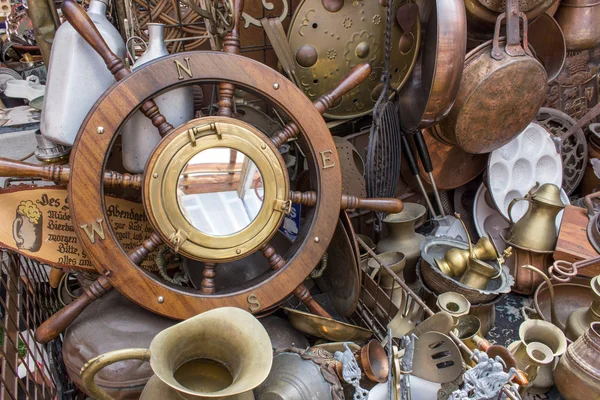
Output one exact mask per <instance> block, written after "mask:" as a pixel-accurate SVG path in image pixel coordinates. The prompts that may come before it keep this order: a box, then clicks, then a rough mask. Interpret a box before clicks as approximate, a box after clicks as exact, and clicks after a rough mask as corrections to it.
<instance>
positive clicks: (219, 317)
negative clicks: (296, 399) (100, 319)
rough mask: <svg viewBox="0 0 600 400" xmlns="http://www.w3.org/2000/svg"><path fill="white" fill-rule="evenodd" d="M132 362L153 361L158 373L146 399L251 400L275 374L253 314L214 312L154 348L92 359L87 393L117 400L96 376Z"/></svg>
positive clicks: (166, 335) (85, 377)
mask: <svg viewBox="0 0 600 400" xmlns="http://www.w3.org/2000/svg"><path fill="white" fill-rule="evenodd" d="M129 359H138V360H146V361H150V366H151V367H152V371H154V376H153V377H152V378H151V379H150V381H149V382H148V383H147V384H146V387H144V391H143V392H142V395H141V397H140V399H142V400H149V399H161V400H170V399H173V400H175V399H177V400H181V399H209V398H212V399H215V398H217V399H228V400H233V399H236V400H252V399H254V396H253V395H252V389H254V388H255V387H257V386H258V385H260V384H261V383H262V382H263V381H264V380H265V379H266V378H267V376H268V375H269V372H270V370H271V363H272V348H271V340H270V339H269V335H268V334H267V331H266V330H265V328H264V327H263V326H262V324H261V323H260V322H258V320H257V319H256V318H255V317H254V316H253V315H252V314H250V313H248V312H247V311H244V310H241V309H239V308H233V307H221V308H216V309H214V310H210V311H207V312H205V313H202V314H199V315H196V316H195V317H192V318H190V319H187V320H185V321H183V322H180V323H179V324H177V325H174V326H172V327H170V328H167V329H165V330H163V331H162V332H160V333H159V334H158V335H156V336H155V337H154V339H153V340H152V342H151V343H150V349H122V350H115V351H110V352H108V353H104V354H101V355H99V356H98V357H95V358H93V359H91V360H89V361H88V362H87V363H85V365H84V366H83V368H82V369H81V379H82V382H83V385H84V387H85V390H86V393H89V394H90V396H92V397H93V398H94V399H97V400H113V398H112V397H110V395H108V393H106V392H105V391H103V390H102V389H100V388H99V387H98V385H96V383H95V382H94V376H95V375H96V374H97V373H98V372H99V371H100V370H101V369H102V368H104V367H106V366H107V365H110V364H113V363H115V362H118V361H123V360H129Z"/></svg>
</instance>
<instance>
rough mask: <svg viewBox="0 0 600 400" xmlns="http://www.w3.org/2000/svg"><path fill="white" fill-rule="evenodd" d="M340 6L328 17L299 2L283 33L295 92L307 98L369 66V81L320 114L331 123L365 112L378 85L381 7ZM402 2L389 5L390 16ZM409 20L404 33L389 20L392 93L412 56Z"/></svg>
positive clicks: (310, 1) (312, 3) (416, 36)
mask: <svg viewBox="0 0 600 400" xmlns="http://www.w3.org/2000/svg"><path fill="white" fill-rule="evenodd" d="M343 3H344V5H343V6H342V8H341V9H340V10H339V11H337V12H335V13H332V12H329V11H327V10H326V9H325V8H324V7H323V4H322V0H305V1H304V2H303V3H302V4H301V5H300V6H298V8H297V9H296V13H295V14H294V17H293V18H292V22H291V24H290V29H289V30H288V40H289V43H290V50H291V52H292V55H293V56H294V61H295V63H296V76H297V78H298V81H299V83H300V88H301V89H303V90H304V92H305V93H306V95H307V96H308V97H309V98H311V99H312V100H316V99H317V98H318V97H319V96H321V95H322V94H325V93H327V92H328V91H330V90H331V89H333V88H334V87H335V86H336V84H337V82H339V81H340V79H341V78H342V77H343V76H345V75H346V74H347V73H348V72H349V71H350V69H351V68H352V67H354V66H355V65H357V64H359V63H362V62H368V63H370V64H371V66H372V67H373V72H372V73H371V76H370V77H369V79H367V80H366V81H365V82H363V83H361V84H360V85H359V86H357V87H356V88H355V89H353V90H352V91H350V92H349V93H347V94H345V95H344V96H343V97H342V100H341V102H339V104H336V105H335V106H334V107H332V108H330V109H329V110H327V113H325V114H324V116H325V117H328V118H333V119H343V118H352V117H358V116H361V115H365V114H368V113H370V112H371V111H372V109H373V106H374V105H375V102H376V101H377V98H378V97H379V94H380V90H381V88H382V86H383V85H382V84H381V73H382V71H383V63H384V58H385V28H386V26H385V25H386V8H385V7H383V6H382V5H381V4H380V3H379V2H378V1H359V0H343ZM404 4H405V2H404V1H399V0H396V1H394V6H393V7H394V10H393V13H394V14H393V15H394V16H395V15H396V13H397V10H398V8H400V6H401V5H404ZM411 19H412V20H414V22H412V21H409V22H403V25H405V26H404V28H405V29H406V30H407V31H406V32H405V31H403V30H402V28H400V26H399V24H398V22H397V18H393V27H392V36H391V43H392V50H391V54H390V73H391V74H392V79H391V84H390V86H391V87H392V88H395V89H399V88H400V87H402V85H403V84H404V82H405V81H406V79H407V77H408V76H409V75H410V73H411V71H412V68H413V66H414V63H415V61H416V58H417V53H418V52H417V50H418V48H419V43H420V32H421V26H420V21H419V16H418V13H414V14H412V17H411Z"/></svg>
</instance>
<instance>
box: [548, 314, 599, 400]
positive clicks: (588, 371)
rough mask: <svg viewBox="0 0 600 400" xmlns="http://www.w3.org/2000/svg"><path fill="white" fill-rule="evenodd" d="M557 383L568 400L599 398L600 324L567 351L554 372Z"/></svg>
mask: <svg viewBox="0 0 600 400" xmlns="http://www.w3.org/2000/svg"><path fill="white" fill-rule="evenodd" d="M554 381H555V382H556V387H557V388H558V391H559V392H560V394H561V395H562V396H563V397H564V398H565V399H566V400H593V399H598V395H599V394H600V322H594V323H593V324H592V325H591V326H590V327H589V328H588V330H587V331H586V332H585V333H584V334H583V336H582V337H580V338H579V339H577V340H576V341H575V342H573V344H571V345H570V346H569V347H567V351H566V352H565V354H564V355H563V356H562V357H561V358H560V361H559V362H558V366H557V367H556V369H555V370H554Z"/></svg>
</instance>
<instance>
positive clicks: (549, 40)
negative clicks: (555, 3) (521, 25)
mask: <svg viewBox="0 0 600 400" xmlns="http://www.w3.org/2000/svg"><path fill="white" fill-rule="evenodd" d="M528 33H529V37H528V39H529V44H530V45H531V47H533V52H534V54H535V57H536V58H537V59H538V60H539V61H540V62H541V63H542V65H543V66H544V68H545V69H546V73H547V74H548V82H550V81H553V80H554V79H555V78H556V77H557V76H558V75H559V74H560V72H561V71H562V69H563V66H564V65H565V61H566V59H567V45H566V43H565V35H564V34H563V31H562V29H561V28H560V25H559V24H558V22H556V20H555V19H554V18H552V17H551V16H550V15H548V14H546V13H543V14H542V15H540V16H539V17H538V18H536V20H535V21H533V22H532V23H531V24H529V32H528Z"/></svg>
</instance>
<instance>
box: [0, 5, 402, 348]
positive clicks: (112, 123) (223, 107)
mask: <svg viewBox="0 0 600 400" xmlns="http://www.w3.org/2000/svg"><path fill="white" fill-rule="evenodd" d="M242 8H243V1H240V0H238V1H236V2H235V7H234V15H235V18H234V19H235V21H236V23H235V25H234V28H233V29H232V30H231V31H230V32H228V33H227V34H226V36H225V38H224V40H223V43H224V52H188V53H179V54H174V55H170V56H166V57H163V58H160V59H158V60H156V61H153V62H150V63H148V64H145V65H144V66H142V67H140V68H138V69H136V70H135V72H133V73H131V72H130V71H129V70H128V69H127V68H126V67H125V66H124V64H123V62H122V61H121V60H120V59H119V58H118V57H117V56H116V55H115V54H113V53H112V52H111V51H110V49H109V48H108V46H107V45H106V43H105V42H104V41H103V40H102V38H101V36H100V34H99V33H98V32H97V30H96V29H95V27H94V25H93V24H92V23H91V21H90V20H89V18H88V17H87V15H86V14H85V13H84V12H83V11H82V9H81V8H80V7H79V6H78V5H77V4H76V3H75V2H74V1H72V0H66V1H65V2H64V3H63V13H64V15H65V16H66V18H67V19H68V20H69V21H70V23H71V24H72V26H73V27H74V28H75V30H76V31H77V32H79V34H80V35H81V36H82V37H83V38H84V39H85V40H86V41H87V42H88V43H89V44H90V45H91V46H92V47H93V48H94V49H95V50H96V52H97V53H98V54H99V55H100V56H101V57H102V58H103V59H104V61H105V62H106V65H107V67H108V68H109V70H110V71H111V72H112V73H113V75H114V76H115V78H116V79H117V81H118V83H116V84H114V85H113V86H111V87H110V88H109V89H108V90H107V91H106V92H105V93H104V94H103V95H102V97H101V98H100V99H99V100H98V101H97V102H96V104H95V105H94V106H93V108H92V109H91V110H90V112H89V113H88V115H87V117H86V119H85V121H84V123H83V125H82V127H81V128H80V130H79V133H78V136H77V140H76V142H75V144H74V146H73V149H72V152H71V159H70V167H53V166H46V167H39V168H38V167H33V166H30V165H25V164H20V166H19V165H17V164H18V163H12V164H11V166H12V168H9V169H4V171H8V170H10V172H11V174H12V175H13V176H18V175H19V171H21V173H24V172H23V171H26V174H27V175H25V176H31V174H33V173H35V174H37V175H38V176H40V177H44V178H46V179H50V180H54V181H58V182H62V183H65V182H67V181H68V184H69V185H68V200H69V208H70V213H71V219H72V222H73V225H74V226H75V230H76V233H77V236H78V238H79V240H80V242H81V243H82V244H83V247H84V249H85V252H86V254H87V256H88V257H89V259H91V261H92V263H93V264H94V267H95V268H96V270H97V271H98V272H99V273H100V278H99V279H98V280H97V281H96V282H94V283H93V284H92V285H91V286H90V288H89V289H87V290H86V291H85V293H84V294H83V295H82V296H81V297H80V298H79V299H77V300H76V301H75V302H73V303H71V304H70V305H69V306H67V307H65V308H64V309H62V310H61V311H59V312H58V313H57V314H55V315H54V316H53V317H52V318H50V319H49V320H48V321H46V322H45V323H44V324H42V325H41V326H40V327H39V328H38V330H37V331H36V339H37V340H38V341H40V342H42V343H45V342H47V341H49V340H52V339H53V338H54V337H56V336H57V335H58V334H59V333H60V332H62V330H64V329H65V328H66V327H67V326H68V325H69V324H70V323H71V322H72V321H73V320H74V319H75V318H76V316H77V315H78V314H79V313H80V312H81V311H82V310H83V309H84V308H85V307H86V306H87V305H89V304H90V303H91V302H93V301H94V300H95V299H97V298H99V297H101V296H102V295H103V294H104V293H106V292H107V291H109V290H111V289H112V288H116V289H117V290H118V291H119V292H121V293H122V294H124V295H125V296H126V297H128V298H129V299H130V300H132V301H134V302H136V303H137V304H139V305H141V306H143V307H145V308H147V309H149V310H151V311H153V312H156V313H158V314H161V315H165V316H168V317H171V318H175V319H186V318H189V317H191V316H194V315H196V314H198V313H201V312H203V311H207V310H210V309H213V308H217V307H223V306H235V307H238V308H242V309H245V310H248V311H250V312H252V313H254V314H260V313H263V312H265V311H266V310H269V309H270V308H272V307H276V306H278V304H279V303H280V302H281V301H282V300H283V299H284V298H286V297H287V296H288V295H289V294H291V293H293V294H294V295H296V296H297V297H298V298H299V299H300V300H301V301H303V302H304V303H305V304H306V306H307V307H308V308H309V309H310V310H311V312H313V313H315V314H318V315H322V316H328V314H327V312H326V311H325V310H323V309H322V308H321V307H320V306H319V305H318V303H317V302H316V301H314V299H312V296H311V295H310V293H309V292H308V290H307V289H306V287H305V286H304V284H303V281H304V279H305V278H306V277H307V276H308V275H309V274H310V272H311V271H312V270H313V268H314V267H315V266H316V265H317V264H318V263H319V262H320V260H321V257H322V255H323V254H324V252H325V251H326V250H327V247H328V245H329V243H330V241H331V238H332V236H333V233H334V231H335V227H336V225H337V222H338V216H339V212H340V209H354V208H363V209H372V210H376V211H383V212H399V211H401V210H402V202H401V201H399V200H397V199H360V198H356V197H352V196H345V195H341V192H342V190H341V189H342V188H341V172H340V167H339V160H338V157H337V152H336V149H335V143H334V141H333V139H332V137H331V134H330V132H329V130H328V128H327V126H326V124H325V122H324V120H323V118H322V116H321V115H322V114H323V113H324V112H325V111H326V110H327V108H329V107H331V106H332V105H333V104H335V102H336V101H338V100H339V99H340V98H341V97H342V96H343V95H344V94H345V93H348V92H349V91H350V90H352V88H354V87H355V86H356V85H357V84H359V83H360V82H362V81H363V80H365V79H367V78H368V77H369V75H370V73H371V68H370V66H369V65H368V64H360V65H358V66H356V67H355V68H354V69H353V70H352V71H351V73H350V74H349V75H348V76H347V77H345V78H344V79H343V80H342V81H341V82H340V83H339V85H338V86H337V87H336V88H334V89H333V90H332V91H331V92H329V93H327V94H325V95H323V96H321V97H320V98H319V99H317V100H316V101H315V102H314V103H312V102H311V101H310V100H309V99H308V98H307V97H306V96H305V95H304V93H303V92H302V91H301V90H299V89H298V88H297V87H296V86H295V85H294V84H293V83H292V82H290V81H288V80H287V79H286V78H284V77H283V76H282V75H280V74H279V73H278V72H276V71H274V70H272V69H270V68H269V67H267V66H265V65H263V64H261V63H258V62H256V61H253V60H251V59H248V58H245V57H241V56H239V55H236V54H235V53H237V51H238V49H239V34H238V28H239V17H240V15H241V12H242ZM228 53H233V54H228ZM195 84H208V85H215V87H218V92H219V109H218V113H217V115H215V116H206V117H201V118H198V119H194V120H191V121H188V122H187V123H184V124H183V125H181V126H179V127H176V128H175V127H173V126H171V125H170V124H169V123H168V121H167V120H166V118H165V117H164V116H163V115H162V114H161V112H160V110H159V108H158V106H157V105H156V104H155V103H154V101H152V99H153V98H154V97H156V96H157V95H159V94H161V93H164V92H166V91H168V90H172V89H175V88H179V87H182V86H185V85H195ZM236 88H240V89H242V90H244V91H246V92H248V93H251V94H252V95H253V96H256V97H257V98H260V99H263V100H264V101H268V102H269V103H270V104H271V105H272V107H274V108H276V109H277V110H278V111H279V112H280V113H281V114H282V115H283V116H284V118H285V120H286V121H288V122H287V123H286V124H285V125H284V126H283V127H282V128H281V130H279V131H277V132H275V133H274V134H272V136H270V137H269V136H266V135H265V134H264V133H263V132H261V131H260V130H259V129H257V128H256V127H255V126H253V125H251V124H248V123H245V122H242V121H240V120H239V119H237V118H235V113H234V107H233V102H232V100H233V94H234V90H235V89H236ZM138 110H139V111H141V112H142V113H143V114H144V115H146V116H147V117H148V118H150V119H151V120H152V123H153V125H154V126H155V127H156V128H157V130H158V131H159V133H160V134H161V136H162V137H163V138H162V140H161V141H160V143H159V144H158V146H157V147H156V148H155V149H154V151H153V153H152V154H151V155H150V158H149V160H148V162H147V164H146V168H145V172H144V174H140V175H127V174H118V173H115V172H111V171H109V170H107V168H106V164H107V160H108V157H109V154H110V151H111V149H112V147H113V145H114V143H115V140H116V138H117V137H118V135H119V131H120V129H121V128H122V127H123V125H124V124H125V122H127V121H128V119H129V118H131V116H132V115H133V114H134V113H135V112H137V111H138ZM290 140H295V141H296V142H297V143H298V145H299V146H300V148H301V149H302V153H303V154H304V156H305V157H306V164H307V165H308V170H309V176H310V186H311V187H310V189H311V190H309V191H305V192H294V191H291V190H290V182H289V177H288V174H287V170H286V165H285V163H284V161H283V159H282V156H281V154H280V149H281V148H282V146H284V145H286V143H287V142H288V141H290ZM224 159H225V160H227V162H223V160H224ZM210 164H212V167H210V168H209V167H207V166H208V165H210ZM227 164H231V165H233V166H234V168H235V169H236V172H235V173H236V174H237V175H236V179H237V182H236V184H235V185H234V186H231V184H232V182H231V179H230V180H229V181H228V182H227V183H228V184H229V185H230V186H227V185H225V186H223V185H219V184H218V183H219V182H218V181H219V174H225V175H227V174H231V173H232V171H231V170H227V169H225V170H223V171H218V168H220V167H216V168H217V169H216V170H215V165H217V166H223V165H227ZM0 167H1V165H0ZM211 168H212V169H211ZM33 171H35V172H33ZM207 171H209V172H210V173H207ZM215 171H216V172H219V174H217V173H215ZM5 173H6V172H5ZM191 175H195V176H197V177H198V176H199V177H200V178H201V179H200V181H202V179H207V180H215V181H216V182H215V184H214V185H204V186H203V188H202V189H201V190H190V185H191V183H189V182H186V180H187V179H188V177H189V176H191ZM196 181H197V180H196ZM108 187H122V188H129V189H131V188H133V189H137V190H139V191H140V192H141V197H142V199H143V206H144V210H145V213H146V216H147V218H148V221H149V223H150V227H151V229H149V230H145V231H144V232H141V235H142V236H140V244H139V246H137V247H134V248H128V249H125V248H123V246H121V244H120V243H119V240H118V238H117V235H116V234H115V231H114V229H113V227H112V226H111V221H110V217H111V216H110V215H109V213H108V212H107V204H106V202H105V194H106V193H105V190H106V189H107V188H108ZM293 203H299V204H302V205H303V206H304V207H305V208H306V210H307V212H306V216H305V219H304V221H303V224H302V226H301V228H300V230H299V232H298V236H297V237H296V239H295V241H294V242H293V244H291V246H289V250H287V251H286V252H285V253H284V254H280V253H278V252H277V250H276V248H275V247H274V245H273V244H272V241H273V239H274V236H275V235H276V233H277V230H278V228H279V226H280V225H281V223H282V220H283V218H284V216H285V214H286V213H287V212H289V210H290V207H291V205H292V204H293ZM236 207H237V209H238V210H240V212H234V213H231V211H232V210H234V209H236ZM228 213H229V214H228ZM242 217H243V218H242ZM219 221H221V222H219ZM165 245H166V246H168V247H169V248H170V249H171V251H173V252H175V253H177V254H179V255H181V256H184V257H186V258H188V259H193V260H198V261H201V262H202V263H203V267H202V282H201V284H200V285H199V287H195V288H192V287H183V286H178V285H175V284H173V283H171V282H169V281H167V280H164V279H161V277H159V276H157V275H156V274H153V273H150V272H148V271H146V270H144V269H142V268H140V267H139V264H140V263H141V262H143V260H144V259H145V258H146V257H148V255H149V254H151V253H152V252H153V251H155V250H156V249H157V248H159V247H162V246H165ZM257 254H258V255H259V256H260V257H264V259H266V260H267V262H268V265H269V269H268V271H265V272H264V273H261V274H260V275H258V276H256V277H254V278H253V279H251V280H249V281H247V282H244V283H243V284H240V285H234V286H232V287H226V288H217V286H216V284H215V282H216V277H217V276H218V274H219V267H220V266H223V265H227V263H229V262H232V261H236V260H237V261H239V260H244V259H246V258H248V257H254V256H256V255H257Z"/></svg>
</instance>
